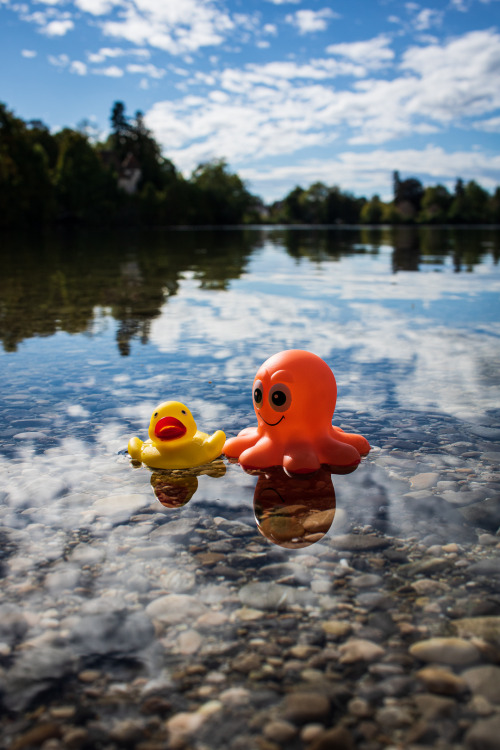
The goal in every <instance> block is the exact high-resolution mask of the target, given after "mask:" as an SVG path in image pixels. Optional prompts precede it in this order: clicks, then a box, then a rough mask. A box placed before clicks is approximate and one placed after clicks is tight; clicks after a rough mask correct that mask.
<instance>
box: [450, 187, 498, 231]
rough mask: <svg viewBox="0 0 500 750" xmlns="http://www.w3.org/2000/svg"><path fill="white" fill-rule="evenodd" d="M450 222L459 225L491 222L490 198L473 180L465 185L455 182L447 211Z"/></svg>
mask: <svg viewBox="0 0 500 750" xmlns="http://www.w3.org/2000/svg"><path fill="white" fill-rule="evenodd" d="M449 218H450V221H452V222H456V223H459V224H481V223H487V222H489V221H491V196H490V194H489V193H488V192H487V191H486V190H484V188H482V187H481V186H480V185H478V184H477V182H475V180H470V182H468V183H467V185H465V187H464V184H463V182H462V180H457V184H456V186H455V196H454V198H453V202H452V204H451V206H450V210H449Z"/></svg>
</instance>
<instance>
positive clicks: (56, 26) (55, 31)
mask: <svg viewBox="0 0 500 750" xmlns="http://www.w3.org/2000/svg"><path fill="white" fill-rule="evenodd" d="M74 28H75V24H74V23H73V21H71V20H70V19H69V18H68V19H64V20H58V21H50V22H49V23H48V24H47V25H46V26H45V27H44V28H43V29H40V31H41V32H42V34H46V35H47V36H64V35H65V34H67V33H68V31H71V30H72V29H74Z"/></svg>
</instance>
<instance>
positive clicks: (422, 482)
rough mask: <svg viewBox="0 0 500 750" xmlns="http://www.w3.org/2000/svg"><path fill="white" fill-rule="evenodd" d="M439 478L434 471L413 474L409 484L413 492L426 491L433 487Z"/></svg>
mask: <svg viewBox="0 0 500 750" xmlns="http://www.w3.org/2000/svg"><path fill="white" fill-rule="evenodd" d="M438 478H439V474H437V473H436V472H434V471H430V472H423V473H421V474H415V475H414V476H413V477H410V484H411V486H412V489H414V490H427V489H429V487H433V486H434V485H435V484H436V482H437V480H438Z"/></svg>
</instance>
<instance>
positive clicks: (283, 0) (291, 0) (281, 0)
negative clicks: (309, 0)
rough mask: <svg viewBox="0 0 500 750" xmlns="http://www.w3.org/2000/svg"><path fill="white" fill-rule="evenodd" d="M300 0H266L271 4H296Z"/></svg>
mask: <svg viewBox="0 0 500 750" xmlns="http://www.w3.org/2000/svg"><path fill="white" fill-rule="evenodd" d="M300 1H301V0H267V2H268V3H272V4H273V5H298V4H299V3H300Z"/></svg>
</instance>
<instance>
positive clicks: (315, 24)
mask: <svg viewBox="0 0 500 750" xmlns="http://www.w3.org/2000/svg"><path fill="white" fill-rule="evenodd" d="M332 18H341V16H340V15H339V14H338V13H335V11H333V10H331V9H330V8H322V9H321V10H298V11H296V12H295V13H291V14H289V15H288V16H286V18H285V21H286V22H287V23H291V24H292V26H296V27H297V29H298V31H299V34H310V33H312V32H315V31H325V29H327V28H328V21H329V20H331V19H332Z"/></svg>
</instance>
